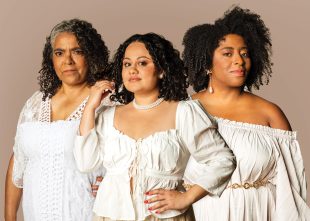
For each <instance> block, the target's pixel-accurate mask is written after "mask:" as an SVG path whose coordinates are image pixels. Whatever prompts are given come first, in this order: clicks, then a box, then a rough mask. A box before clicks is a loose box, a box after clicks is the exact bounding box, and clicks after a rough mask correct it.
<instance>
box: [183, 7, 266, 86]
mask: <svg viewBox="0 0 310 221" xmlns="http://www.w3.org/2000/svg"><path fill="white" fill-rule="evenodd" d="M228 34H237V35H239V36H241V37H242V38H243V39H244V41H245V43H246V45H247V47H248V49H249V55H250V59H251V69H250V72H249V75H248V77H247V79H246V82H245V85H244V86H247V88H248V89H249V90H251V88H252V87H254V88H255V89H259V87H260V86H261V85H264V84H268V82H269V78H270V77H271V72H272V70H271V66H272V63H271V58H270V56H271V46H272V44H271V39H270V33H269V29H268V28H267V27H266V26H265V24H264V22H263V20H262V19H261V18H260V16H259V15H258V14H255V13H253V12H251V11H250V10H248V9H242V8H240V7H238V6H236V7H234V8H232V9H231V10H228V11H226V12H225V14H224V16H223V17H222V18H220V19H218V20H216V21H215V23H214V24H203V25H198V26H194V27H192V28H190V29H189V30H188V31H187V32H186V33H185V35H184V38H183V45H184V51H183V54H182V56H183V60H184V64H185V67H186V69H187V72H188V75H189V82H190V84H191V85H193V87H194V90H195V91H196V92H198V91H201V90H203V89H205V88H207V87H208V83H209V77H208V75H207V73H206V71H207V70H209V69H211V68H212V63H213V54H214V51H215V49H216V48H217V47H218V46H219V43H220V41H222V40H223V39H224V37H225V36H226V35H228Z"/></svg>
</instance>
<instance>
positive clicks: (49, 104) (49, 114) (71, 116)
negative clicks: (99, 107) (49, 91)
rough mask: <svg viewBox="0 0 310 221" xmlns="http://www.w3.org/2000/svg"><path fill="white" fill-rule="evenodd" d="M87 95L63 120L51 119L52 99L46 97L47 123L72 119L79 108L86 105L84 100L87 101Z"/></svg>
mask: <svg viewBox="0 0 310 221" xmlns="http://www.w3.org/2000/svg"><path fill="white" fill-rule="evenodd" d="M88 98H89V96H87V97H86V98H85V99H84V100H83V101H82V102H81V103H80V104H79V105H78V106H77V107H76V108H75V109H74V110H73V111H72V112H71V114H70V115H69V116H68V117H67V118H66V119H64V120H53V121H52V102H51V101H52V99H51V98H48V101H47V102H48V122H49V123H54V122H57V121H71V120H74V119H73V117H74V115H76V114H78V113H79V112H80V110H81V109H84V107H83V106H85V105H86V102H87V101H88Z"/></svg>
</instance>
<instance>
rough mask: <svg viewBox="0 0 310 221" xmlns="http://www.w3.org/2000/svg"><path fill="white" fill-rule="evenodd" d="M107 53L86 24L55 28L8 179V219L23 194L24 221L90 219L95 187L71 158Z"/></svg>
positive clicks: (26, 109) (90, 175)
mask: <svg viewBox="0 0 310 221" xmlns="http://www.w3.org/2000/svg"><path fill="white" fill-rule="evenodd" d="M108 59H109V51H108V49H107V47H106V46H105V43H104V41H103V40H102V38H101V35H100V34H99V33H98V32H97V31H96V29H95V28H93V27H92V25H91V24H90V23H89V22H87V21H84V20H80V19H71V20H65V21H62V22H61V23H59V24H57V25H56V26H55V27H54V28H53V29H52V31H51V33H50V35H49V36H48V37H47V39H46V43H45V47H44V51H43V61H42V69H41V70H40V72H39V73H40V75H39V78H38V80H39V85H40V91H37V92H35V93H34V94H33V95H32V96H31V97H30V98H29V99H28V100H27V102H26V104H25V105H24V107H23V109H22V111H21V114H20V117H19V121H18V125H17V132H16V137H15V144H14V148H13V152H14V155H13V156H12V158H11V160H10V164H9V168H8V173H7V180H6V199H5V206H6V207H5V217H6V220H16V212H17V210H18V207H19V202H20V199H21V195H22V194H23V214H24V220H25V221H36V220H38V221H39V220H40V221H41V220H45V221H48V220H83V221H90V220H92V214H93V213H92V207H93V202H94V197H93V196H92V194H91V184H93V183H95V182H96V176H97V175H98V176H101V175H102V171H100V170H99V171H96V173H88V174H87V173H85V174H82V173H80V172H79V171H78V170H77V168H76V165H75V161H74V157H73V154H72V148H73V142H74V136H75V134H76V133H77V129H78V125H79V121H80V117H81V116H82V113H83V111H84V107H85V104H86V102H87V100H88V96H89V92H90V86H91V85H93V84H94V83H95V82H96V81H97V80H99V79H105V78H109V73H108V67H109V64H108Z"/></svg>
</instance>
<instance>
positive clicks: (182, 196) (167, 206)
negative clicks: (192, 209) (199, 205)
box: [144, 185, 208, 213]
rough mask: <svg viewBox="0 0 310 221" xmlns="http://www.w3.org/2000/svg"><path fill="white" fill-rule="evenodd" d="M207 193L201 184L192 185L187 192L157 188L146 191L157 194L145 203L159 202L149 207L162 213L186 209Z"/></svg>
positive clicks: (148, 193)
mask: <svg viewBox="0 0 310 221" xmlns="http://www.w3.org/2000/svg"><path fill="white" fill-rule="evenodd" d="M207 194H208V192H207V191H206V190H205V189H204V188H202V187H200V186H199V185H194V186H192V187H191V188H190V189H189V190H188V191H187V192H179V191H176V190H163V189H157V190H151V191H149V192H147V193H146V195H156V196H155V197H152V198H150V199H149V200H145V201H144V203H145V204H150V203H154V202H158V203H156V204H155V205H154V206H152V207H149V208H148V209H149V210H156V212H155V213H162V212H164V211H167V210H184V209H186V208H188V207H189V206H190V205H192V204H193V203H195V202H196V201H198V200H200V199H201V198H202V197H204V196H206V195H207Z"/></svg>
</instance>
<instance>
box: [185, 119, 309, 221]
mask: <svg viewBox="0 0 310 221" xmlns="http://www.w3.org/2000/svg"><path fill="white" fill-rule="evenodd" d="M215 120H216V121H217V123H218V130H219V132H220V134H221V135H222V137H223V138H224V139H225V141H226V143H227V145H228V146H229V147H230V148H231V150H232V151H233V153H234V155H235V156H236V161H237V167H236V170H235V171H234V173H233V175H232V176H231V179H230V181H229V184H228V188H227V189H225V190H224V192H223V194H222V195H221V196H220V197H219V196H206V197H204V198H203V199H201V200H200V201H198V202H196V203H195V204H194V206H193V207H194V212H195V217H196V221H214V220H217V221H260V220H264V221H286V220H287V221H288V220H289V221H302V220H303V221H304V220H310V211H309V207H308V206H307V204H306V179H305V171H304V166H303V160H302V156H301V153H300V148H299V144H298V141H297V139H296V132H292V131H284V130H280V129H273V128H270V127H267V126H261V125H255V124H249V123H242V122H236V121H230V120H227V119H222V118H215ZM203 167H204V166H203V165H201V164H199V163H197V162H196V160H195V159H193V158H190V160H189V163H188V167H187V169H186V172H185V180H186V182H187V183H191V182H195V180H196V179H200V176H201V174H203V173H204V172H203Z"/></svg>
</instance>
